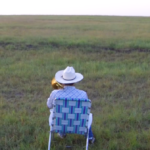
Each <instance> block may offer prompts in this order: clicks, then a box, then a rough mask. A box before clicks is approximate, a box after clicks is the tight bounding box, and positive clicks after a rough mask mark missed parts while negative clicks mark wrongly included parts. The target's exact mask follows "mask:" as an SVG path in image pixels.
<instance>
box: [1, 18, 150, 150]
mask: <svg viewBox="0 0 150 150" xmlns="http://www.w3.org/2000/svg"><path fill="white" fill-rule="evenodd" d="M66 66H73V67H74V68H75V69H76V71H77V72H81V73H82V74H83V75H84V80H83V81H82V82H79V83H77V84H76V87H77V88H79V89H82V90H85V91H86V92H87V93H88V96H89V98H90V99H91V100H92V110H91V111H92V113H93V116H94V120H93V132H94V135H95V137H96V142H95V144H94V145H90V147H89V150H149V149H150V142H149V141H150V94H149V93H150V67H149V66H150V19H149V18H148V17H115V16H114V17H111V16H0V150H8V149H9V150H44V149H47V145H48V136H49V126H48V117H49V110H48V108H47V106H46V101H47V98H48V97H49V94H50V92H51V91H52V90H53V89H52V87H51V79H52V78H53V77H54V75H55V73H56V72H57V71H58V70H61V69H65V68H66ZM66 145H73V146H74V147H72V149H73V150H81V149H84V148H85V147H84V146H85V139H84V137H81V136H72V135H71V136H67V138H66V139H65V140H61V139H59V137H57V136H56V137H55V141H54V142H53V144H52V150H60V149H61V150H63V149H70V148H65V146H66Z"/></svg>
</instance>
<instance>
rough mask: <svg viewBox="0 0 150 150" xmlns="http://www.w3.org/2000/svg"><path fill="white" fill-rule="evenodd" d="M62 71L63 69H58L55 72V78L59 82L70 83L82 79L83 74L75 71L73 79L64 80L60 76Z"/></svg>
mask: <svg viewBox="0 0 150 150" xmlns="http://www.w3.org/2000/svg"><path fill="white" fill-rule="evenodd" d="M63 71H64V70H60V71H58V72H56V74H55V80H56V81H57V82H59V83H63V84H71V83H77V82H79V81H81V80H82V79H83V75H82V74H81V73H75V74H76V77H75V78H74V79H73V80H64V79H63V77H62V76H63Z"/></svg>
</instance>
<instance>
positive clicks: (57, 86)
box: [51, 78, 64, 89]
mask: <svg viewBox="0 0 150 150" xmlns="http://www.w3.org/2000/svg"><path fill="white" fill-rule="evenodd" d="M51 85H52V87H53V88H54V89H63V88H64V87H63V85H62V84H61V83H58V82H57V81H56V79H55V78H53V79H52V81H51Z"/></svg>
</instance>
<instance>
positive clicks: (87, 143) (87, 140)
mask: <svg viewBox="0 0 150 150" xmlns="http://www.w3.org/2000/svg"><path fill="white" fill-rule="evenodd" d="M88 145H89V129H88V132H87V138H86V150H88Z"/></svg>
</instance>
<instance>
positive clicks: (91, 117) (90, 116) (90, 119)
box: [88, 113, 93, 129]
mask: <svg viewBox="0 0 150 150" xmlns="http://www.w3.org/2000/svg"><path fill="white" fill-rule="evenodd" d="M92 121H93V115H92V113H90V115H89V122H88V129H89V128H90V127H91V125H92Z"/></svg>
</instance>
